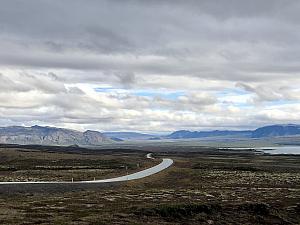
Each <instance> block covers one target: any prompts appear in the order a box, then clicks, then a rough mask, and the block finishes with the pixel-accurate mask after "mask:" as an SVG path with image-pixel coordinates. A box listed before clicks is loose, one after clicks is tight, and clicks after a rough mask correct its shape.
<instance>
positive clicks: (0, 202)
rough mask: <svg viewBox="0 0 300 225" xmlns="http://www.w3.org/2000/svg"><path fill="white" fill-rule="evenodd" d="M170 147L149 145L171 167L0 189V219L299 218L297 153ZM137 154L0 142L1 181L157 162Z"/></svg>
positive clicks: (93, 173)
mask: <svg viewBox="0 0 300 225" xmlns="http://www.w3.org/2000/svg"><path fill="white" fill-rule="evenodd" d="M177 150H178V149H177ZM177 150H176V149H175V150H174V149H173V151H168V152H166V149H162V150H161V151H159V149H155V151H156V153H155V156H156V157H158V158H162V157H169V158H172V159H174V161H175V164H174V166H172V167H171V168H169V169H167V170H165V171H163V172H161V173H159V174H157V175H154V176H151V177H148V178H145V179H142V180H137V181H131V182H127V183H123V184H121V185H118V186H115V187H109V188H97V189H87V190H80V191H69V190H68V191H67V190H63V189H62V190H59V191H56V192H55V193H53V192H47V191H44V192H39V193H34V192H33V193H32V192H28V193H24V192H23V193H13V192H12V193H10V194H7V193H0V224H14V225H18V224H59V225H60V224H170V225H171V224H300V157H299V156H268V155H255V154H254V153H253V152H251V151H246V152H230V151H218V150H217V149H212V148H209V149H207V148H200V147H199V148H198V149H196V151H195V149H193V150H192V151H191V150H190V149H184V147H182V148H181V149H179V151H177ZM73 152H74V153H73ZM145 154H146V151H135V150H121V149H115V150H101V151H97V150H85V149H68V148H50V147H49V148H48V147H43V148H40V147H27V148H26V149H25V148H20V147H16V146H15V147H9V148H7V147H2V148H0V160H1V180H69V179H70V178H71V177H75V179H90V178H92V177H97V179H98V178H104V177H112V176H117V175H119V174H120V175H122V174H124V173H126V170H125V168H124V167H126V166H127V167H128V168H129V172H133V171H137V170H141V169H143V168H146V167H149V166H152V165H154V164H156V163H158V162H159V160H158V161H156V162H152V161H151V160H147V159H145ZM137 164H139V165H137Z"/></svg>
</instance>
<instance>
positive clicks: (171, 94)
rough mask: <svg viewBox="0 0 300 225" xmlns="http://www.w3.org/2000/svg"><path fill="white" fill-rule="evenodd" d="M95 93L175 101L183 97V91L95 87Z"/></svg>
mask: <svg viewBox="0 0 300 225" xmlns="http://www.w3.org/2000/svg"><path fill="white" fill-rule="evenodd" d="M94 91H95V92H100V93H118V92H119V93H120V92H126V93H130V94H132V95H136V96H142V97H149V98H153V97H161V98H165V99H170V100H176V99H177V98H178V97H180V96H183V95H185V94H186V93H185V92H184V91H164V90H131V89H120V88H113V87H97V88H94Z"/></svg>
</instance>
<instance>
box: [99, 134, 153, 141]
mask: <svg viewBox="0 0 300 225" xmlns="http://www.w3.org/2000/svg"><path fill="white" fill-rule="evenodd" d="M103 134H104V135H105V136H106V137H109V138H111V139H113V140H114V139H115V140H119V141H120V140H149V139H152V138H155V137H156V136H154V135H150V134H143V133H137V132H104V133H103Z"/></svg>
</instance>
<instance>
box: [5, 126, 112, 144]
mask: <svg viewBox="0 0 300 225" xmlns="http://www.w3.org/2000/svg"><path fill="white" fill-rule="evenodd" d="M111 141H112V140H111V139H110V138H108V137H106V136H105V135H103V134H102V133H100V132H98V131H90V130H87V131H85V132H80V131H76V130H70V129H64V128H56V127H41V126H32V127H22V126H11V127H0V143H3V144H23V145H28V144H38V145H100V144H102V143H104V142H111Z"/></svg>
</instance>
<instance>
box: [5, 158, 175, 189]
mask: <svg viewBox="0 0 300 225" xmlns="http://www.w3.org/2000/svg"><path fill="white" fill-rule="evenodd" d="M146 158H147V159H154V158H153V157H152V153H148V154H147V155H146ZM173 163H174V161H173V160H172V159H163V160H162V162H161V163H160V164H158V165H156V166H153V167H151V168H149V169H145V170H142V171H139V172H136V173H133V174H129V175H125V176H121V177H115V178H110V179H103V180H89V181H74V182H72V181H11V182H9V181H8V182H0V185H8V184H88V183H93V184H95V183H113V182H122V181H129V180H137V179H142V178H145V177H148V176H151V175H153V174H156V173H159V172H161V171H163V170H165V169H167V168H168V167H170V166H171V165H172V164H173Z"/></svg>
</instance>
